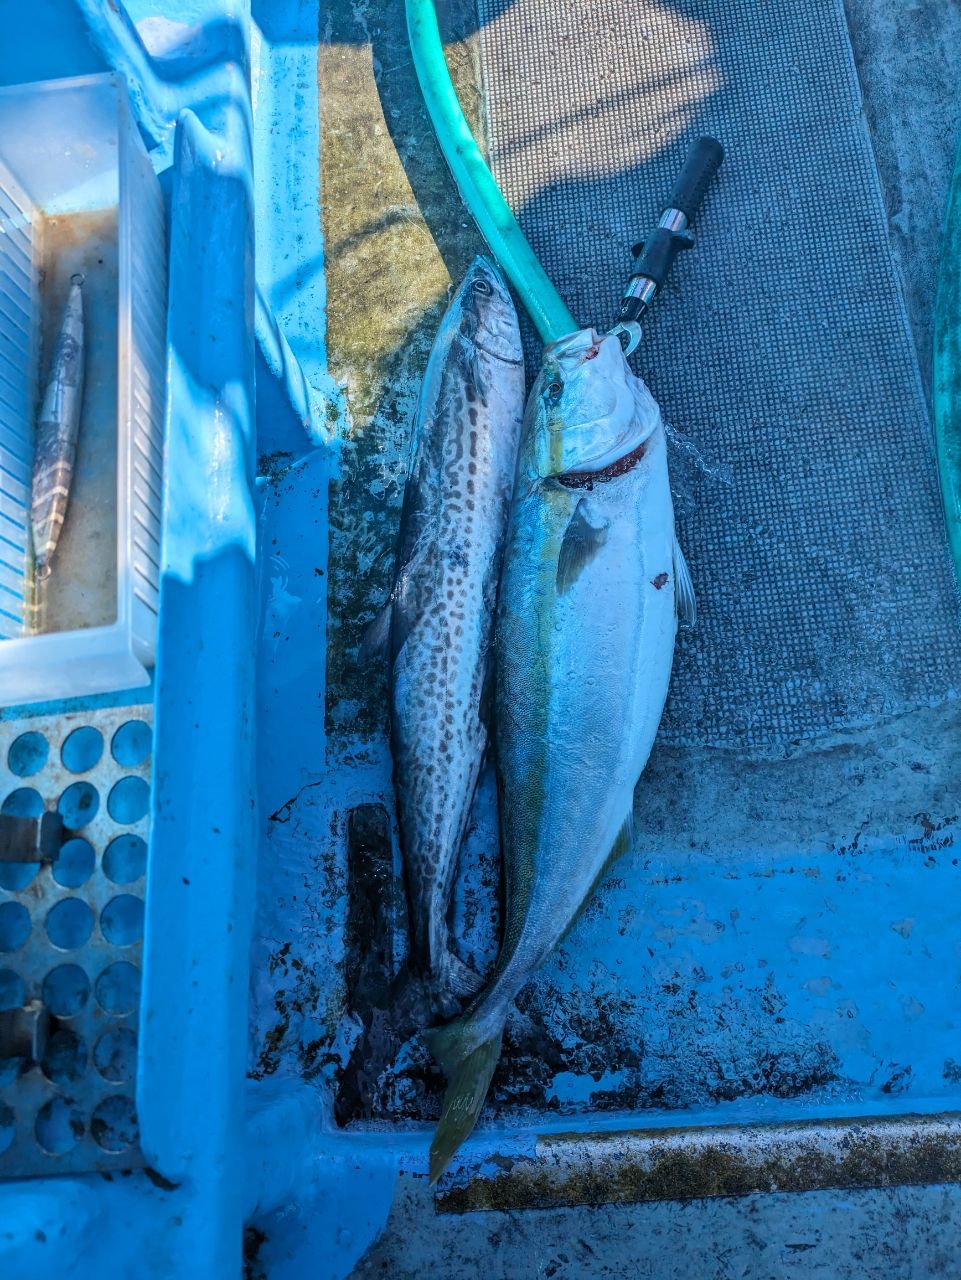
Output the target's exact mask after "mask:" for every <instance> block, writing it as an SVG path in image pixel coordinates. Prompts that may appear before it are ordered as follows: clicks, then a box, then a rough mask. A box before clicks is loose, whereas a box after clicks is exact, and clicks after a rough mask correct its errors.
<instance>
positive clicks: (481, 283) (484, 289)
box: [474, 280, 494, 296]
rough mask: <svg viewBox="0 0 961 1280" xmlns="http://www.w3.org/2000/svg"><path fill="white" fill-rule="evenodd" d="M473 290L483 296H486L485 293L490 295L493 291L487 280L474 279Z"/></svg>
mask: <svg viewBox="0 0 961 1280" xmlns="http://www.w3.org/2000/svg"><path fill="white" fill-rule="evenodd" d="M474 292H475V293H482V294H484V295H485V296H487V295H490V294H491V293H493V292H494V291H493V289H492V288H491V287H490V285H489V284H488V283H487V281H486V280H475V281H474Z"/></svg>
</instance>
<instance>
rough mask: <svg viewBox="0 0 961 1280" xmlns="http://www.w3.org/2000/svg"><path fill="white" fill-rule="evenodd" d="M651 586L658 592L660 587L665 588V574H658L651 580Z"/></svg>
mask: <svg viewBox="0 0 961 1280" xmlns="http://www.w3.org/2000/svg"><path fill="white" fill-rule="evenodd" d="M651 586H652V587H655V588H656V589H657V590H658V591H660V589H661V587H666V586H667V574H666V573H659V574H658V575H657V577H656V578H652V579H651Z"/></svg>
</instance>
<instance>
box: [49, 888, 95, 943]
mask: <svg viewBox="0 0 961 1280" xmlns="http://www.w3.org/2000/svg"><path fill="white" fill-rule="evenodd" d="M92 932H93V912H92V911H91V910H90V908H89V907H88V906H87V904H86V903H85V902H84V901H83V899H82V898H64V900H63V902H58V903H57V905H56V906H55V907H51V908H50V910H49V911H48V913H47V937H48V938H49V939H50V941H51V942H52V943H53V945H54V946H55V947H59V948H60V950H61V951H74V950H76V948H77V947H82V946H83V944H84V943H85V942H86V941H87V939H88V938H89V937H90V934H91V933H92Z"/></svg>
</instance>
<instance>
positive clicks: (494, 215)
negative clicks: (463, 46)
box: [407, 0, 580, 343]
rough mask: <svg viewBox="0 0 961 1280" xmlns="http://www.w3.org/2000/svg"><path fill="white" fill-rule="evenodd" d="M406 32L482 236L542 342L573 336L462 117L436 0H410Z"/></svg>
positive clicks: (572, 324)
mask: <svg viewBox="0 0 961 1280" xmlns="http://www.w3.org/2000/svg"><path fill="white" fill-rule="evenodd" d="M407 31H408V34H409V36H410V47H411V51H412V53H413V55H414V68H415V70H416V72H417V79H418V80H419V81H420V88H421V92H422V93H423V95H424V102H425V103H426V105H427V111H428V114H429V115H430V118H431V123H432V124H433V126H434V132H435V133H436V134H437V141H438V142H439V143H440V148H441V151H443V153H444V158H445V159H446V161H447V163H448V165H449V166H450V170H451V173H452V174H453V175H454V181H455V182H456V183H457V187H458V189H459V191H460V193H461V196H462V197H463V200H464V203H465V204H466V205H467V208H468V209H469V211H470V213H471V216H472V217H473V219H474V221H475V222H476V223H477V226H478V228H479V230H480V233H481V235H482V236H483V237H484V239H485V240H486V241H487V243H488V245H489V246H490V251H491V253H492V254H493V255H494V258H495V259H496V261H497V263H498V265H499V266H500V268H501V270H502V271H503V272H504V274H505V275H506V276H507V278H508V280H510V282H511V284H512V285H513V286H514V288H515V289H516V290H517V293H518V295H519V297H520V299H521V302H523V304H524V306H525V307H526V308H527V311H528V313H529V314H530V317H531V319H532V320H533V321H534V324H535V325H536V326H537V330H538V332H539V333H540V335H541V338H542V339H543V341H544V342H545V343H548V342H555V341H556V340H557V339H558V338H563V337H564V336H565V335H566V334H568V333H573V332H574V330H575V329H578V328H579V327H580V326H579V325H578V324H577V322H576V321H575V319H574V317H573V316H572V315H571V313H570V312H569V311H568V309H567V307H566V306H565V305H564V302H563V299H562V298H561V296H560V294H559V293H558V292H557V290H556V289H555V288H554V286H553V285H552V284H551V282H550V280H549V279H548V278H547V274H546V272H545V271H544V268H543V267H542V266H541V264H540V263H539V262H538V260H537V258H536V257H535V256H534V251H533V249H531V247H530V245H529V244H528V243H527V240H526V239H525V238H524V233H523V231H521V229H520V227H519V226H518V225H517V219H516V218H515V217H514V215H513V213H511V210H510V206H509V205H508V203H507V201H506V200H505V199H504V197H503V195H502V194H501V190H500V187H498V185H497V183H496V181H495V180H494V175H493V174H492V173H491V171H490V169H488V167H487V165H486V164H485V163H484V157H483V156H482V155H481V153H480V149H479V148H478V146H477V143H476V141H475V139H474V135H473V134H472V133H471V130H470V125H468V123H467V121H466V120H465V119H464V113H463V111H462V110H461V106H460V103H459V102H458V100H457V94H456V93H455V92H454V86H453V84H452V83H451V78H450V72H449V71H448V69H447V60H446V58H445V57H444V49H443V46H442V44H441V40H440V31H439V29H438V26H437V12H436V10H435V8H434V0H407Z"/></svg>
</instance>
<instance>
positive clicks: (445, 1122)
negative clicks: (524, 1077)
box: [425, 1018, 504, 1186]
mask: <svg viewBox="0 0 961 1280" xmlns="http://www.w3.org/2000/svg"><path fill="white" fill-rule="evenodd" d="M471 1029H472V1027H471V1023H470V1021H469V1019H461V1018H458V1019H456V1020H455V1021H454V1022H451V1023H450V1024H449V1025H448V1026H446V1027H439V1028H438V1029H437V1030H436V1031H430V1032H428V1033H427V1035H426V1036H425V1039H426V1041H427V1045H428V1048H429V1049H430V1051H431V1053H432V1054H433V1055H434V1057H435V1058H436V1059H437V1061H438V1062H439V1063H440V1065H441V1067H443V1069H444V1073H445V1075H446V1076H447V1092H446V1093H445V1094H444V1109H443V1111H442V1112H441V1117H440V1120H439V1121H438V1122H437V1130H436V1132H435V1134H434V1141H433V1142H432V1143H431V1147H430V1185H431V1186H433V1185H434V1183H435V1182H436V1181H437V1179H438V1178H439V1177H440V1176H441V1174H442V1173H443V1172H444V1170H445V1169H446V1168H447V1166H448V1165H449V1164H450V1162H451V1159H452V1157H453V1155H454V1152H455V1151H456V1150H457V1148H458V1147H459V1146H460V1144H461V1143H462V1142H463V1141H464V1139H465V1138H466V1137H467V1136H468V1135H469V1134H470V1132H471V1130H472V1129H473V1128H474V1125H475V1124H476V1123H477V1117H478V1116H479V1115H480V1111H481V1107H483V1105H484V1099H485V1098H486V1097H487V1090H488V1087H489V1086H490V1082H491V1076H492V1075H493V1074H494V1068H495V1067H496V1066H497V1059H498V1058H499V1057H500V1054H501V1041H502V1040H503V1038H504V1033H503V1031H502V1030H501V1031H498V1032H497V1034H496V1035H495V1036H493V1037H492V1038H491V1039H490V1040H485V1041H483V1043H481V1044H479V1045H476V1047H474V1048H471V1047H469V1045H470V1041H471V1036H470V1030H471Z"/></svg>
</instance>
